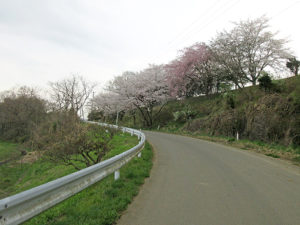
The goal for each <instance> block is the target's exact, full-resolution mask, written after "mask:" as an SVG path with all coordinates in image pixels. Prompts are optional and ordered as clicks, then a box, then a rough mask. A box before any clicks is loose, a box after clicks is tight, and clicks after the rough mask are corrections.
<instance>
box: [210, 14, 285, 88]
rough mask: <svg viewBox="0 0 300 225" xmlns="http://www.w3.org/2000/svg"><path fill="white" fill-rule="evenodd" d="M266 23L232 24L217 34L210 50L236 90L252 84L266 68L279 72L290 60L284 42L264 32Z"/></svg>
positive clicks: (266, 28) (259, 19) (258, 20)
mask: <svg viewBox="0 0 300 225" xmlns="http://www.w3.org/2000/svg"><path fill="white" fill-rule="evenodd" d="M268 28H269V25H268V19H267V18H266V17H264V16H263V17H260V18H258V19H254V20H246V21H240V22H238V23H235V27H234V28H233V29H232V30H230V31H223V32H220V33H219V34H218V35H217V37H216V38H215V39H214V40H213V41H212V43H211V46H212V49H213V52H214V55H215V58H216V59H217V60H218V63H219V65H220V66H221V67H222V69H223V71H224V72H225V73H226V74H227V76H228V78H229V79H230V80H231V81H232V82H233V83H234V84H235V85H237V86H238V87H240V88H241V87H244V86H245V84H246V83H249V82H251V83H252V84H253V85H255V84H256V82H257V79H258V78H259V77H260V76H261V74H262V72H263V71H264V70H266V69H267V68H272V69H273V70H278V69H283V68H284V67H285V61H286V58H288V57H289V56H290V53H289V51H288V49H287V48H286V47H285V44H286V43H287V41H286V40H285V39H278V38H276V33H272V32H270V31H268Z"/></svg>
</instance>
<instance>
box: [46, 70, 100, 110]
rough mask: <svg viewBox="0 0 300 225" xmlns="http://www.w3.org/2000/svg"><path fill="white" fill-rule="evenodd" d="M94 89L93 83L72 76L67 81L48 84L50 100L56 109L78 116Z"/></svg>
mask: <svg viewBox="0 0 300 225" xmlns="http://www.w3.org/2000/svg"><path fill="white" fill-rule="evenodd" d="M95 87H96V84H95V83H91V82H88V81H86V80H85V79H84V78H83V77H81V76H75V75H73V76H72V77H71V78H68V79H64V80H61V81H57V82H50V88H51V99H52V102H53V104H54V106H55V108H56V109H58V110H63V111H72V112H74V113H75V114H79V113H82V110H83V108H84V106H85V105H86V103H87V101H88V99H89V98H90V97H91V95H92V93H93V91H94V89H95Z"/></svg>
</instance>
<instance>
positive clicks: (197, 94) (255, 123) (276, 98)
mask: <svg viewBox="0 0 300 225" xmlns="http://www.w3.org/2000/svg"><path fill="white" fill-rule="evenodd" d="M287 42H288V41H287V40H285V39H280V38H278V37H277V34H276V33H273V32H271V31H270V29H269V25H268V19H267V18H266V17H264V16H263V17H260V18H257V19H253V20H250V19H249V20H245V21H239V22H236V23H234V26H233V28H232V29H231V30H224V31H221V32H219V33H218V34H217V35H216V36H215V37H214V38H212V39H211V40H210V41H209V42H208V43H195V44H193V45H191V46H189V47H186V48H184V49H182V50H181V51H180V52H179V55H178V56H177V57H176V58H175V59H173V60H171V61H170V62H169V63H168V64H166V65H150V66H149V67H148V68H146V69H144V70H142V71H140V72H128V71H127V72H124V73H123V74H122V75H120V76H118V77H116V78H115V79H113V80H112V81H111V82H110V83H109V84H108V86H107V92H105V93H103V94H99V95H97V96H95V98H93V106H94V107H93V108H92V111H91V112H90V114H89V118H90V119H91V120H99V121H109V122H111V123H114V122H115V121H118V122H119V124H121V125H125V126H129V127H136V128H142V129H152V130H159V131H166V132H174V133H178V134H188V135H191V136H195V137H202V138H205V139H210V140H214V141H217V140H219V141H220V142H226V143H228V144H231V145H235V146H237V147H241V148H244V149H245V148H247V149H250V148H251V149H254V150H256V151H258V152H262V153H264V154H266V155H268V156H271V157H280V158H286V159H290V160H293V161H299V156H300V152H299V146H300V89H299V87H300V77H299V75H298V71H299V66H300V62H299V60H297V58H296V57H295V56H293V55H292V54H291V50H290V49H288V48H287V47H286V46H287ZM153 81H155V82H153ZM118 102H123V103H124V104H118ZM224 140H225V141H224ZM249 146H251V147H249Z"/></svg>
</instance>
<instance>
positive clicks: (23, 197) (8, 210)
mask: <svg viewBox="0 0 300 225" xmlns="http://www.w3.org/2000/svg"><path fill="white" fill-rule="evenodd" d="M88 123H94V124H99V125H101V126H104V127H110V128H121V130H122V131H123V132H127V133H130V134H131V135H136V136H138V138H139V144H138V145H136V146H135V147H133V148H131V149H129V150H127V151H126V152H123V153H121V154H119V155H116V156H114V157H112V158H110V159H107V160H105V161H103V162H100V163H98V164H95V165H93V166H90V167H88V168H85V169H82V170H80V171H77V172H75V173H72V174H69V175H67V176H64V177H61V178H59V179H56V180H54V181H51V182H48V183H46V184H43V185H40V186H37V187H35V188H32V189H29V190H27V191H24V192H21V193H19V194H16V195H13V196H10V197H7V198H4V199H2V200H0V224H1V225H4V224H5V225H8V224H19V223H21V222H24V221H26V220H28V219H30V218H32V217H34V216H35V215H37V214H39V213H41V212H43V211H45V210H46V209H48V208H50V207H52V206H54V205H56V204H57V203H59V202H61V201H63V200H65V199H67V198H68V197H70V196H72V195H74V194H76V193H78V192H80V191H81V190H83V189H85V188H87V187H89V186H90V185H92V184H94V183H96V182H98V181H100V180H102V179H103V178H105V177H106V176H108V175H110V174H112V173H114V172H115V179H118V178H119V176H120V172H119V169H120V168H121V167H122V166H123V165H125V164H126V163H127V162H128V161H130V160H131V159H132V158H133V157H135V156H136V155H138V157H140V156H141V150H142V149H143V147H144V144H145V140H146V138H145V135H144V133H142V132H141V131H138V130H135V129H131V128H127V127H118V126H115V125H109V124H104V123H97V122H90V121H89V122H88Z"/></svg>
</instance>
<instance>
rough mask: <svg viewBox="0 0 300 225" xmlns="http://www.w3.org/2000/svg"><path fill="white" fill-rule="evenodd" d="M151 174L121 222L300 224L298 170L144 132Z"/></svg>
mask: <svg viewBox="0 0 300 225" xmlns="http://www.w3.org/2000/svg"><path fill="white" fill-rule="evenodd" d="M146 136H147V139H148V141H149V142H150V143H151V144H152V145H153V147H154V148H155V160H154V166H153V169H152V172H151V176H150V178H149V179H148V180H147V181H146V183H145V185H144V186H143V188H142V189H141V191H140V193H139V195H138V196H137V197H136V198H135V200H134V201H133V203H132V204H131V205H130V206H129V207H128V209H127V211H126V212H125V213H124V215H123V216H122V217H121V219H120V220H119V222H118V224H119V225H201V224H204V225H214V224H217V225H226V224H228V225H235V224H238V225H241V224H249V225H254V224H257V225H263V224H266V225H273V224H278V225H300V169H299V167H296V166H293V165H291V164H289V163H287V162H284V161H281V160H278V159H273V158H270V157H266V156H263V155H259V154H255V153H252V152H248V151H241V150H237V149H234V148H230V147H226V146H223V145H219V144H215V143H210V142H207V141H203V140H199V139H194V138H189V137H183V136H178V135H170V134H163V133H155V132H146Z"/></svg>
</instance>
